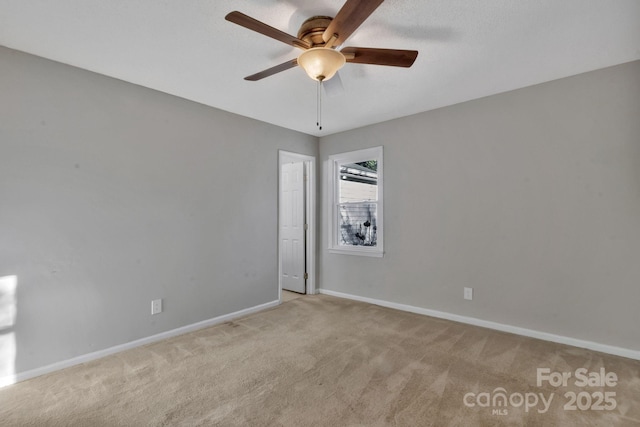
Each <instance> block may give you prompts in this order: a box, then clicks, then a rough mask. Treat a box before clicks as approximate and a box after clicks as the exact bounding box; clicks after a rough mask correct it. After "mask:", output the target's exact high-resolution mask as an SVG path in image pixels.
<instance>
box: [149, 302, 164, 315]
mask: <svg viewBox="0 0 640 427" xmlns="http://www.w3.org/2000/svg"><path fill="white" fill-rule="evenodd" d="M161 311H162V299H154V300H153V301H151V314H158V313H160V312H161Z"/></svg>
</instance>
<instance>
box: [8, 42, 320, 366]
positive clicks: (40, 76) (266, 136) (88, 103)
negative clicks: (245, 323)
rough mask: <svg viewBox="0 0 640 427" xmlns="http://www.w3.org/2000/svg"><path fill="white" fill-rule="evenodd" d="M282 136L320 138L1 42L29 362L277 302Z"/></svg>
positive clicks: (286, 139) (21, 332) (24, 353)
mask: <svg viewBox="0 0 640 427" xmlns="http://www.w3.org/2000/svg"><path fill="white" fill-rule="evenodd" d="M278 149H285V150H289V151H294V152H300V153H303V154H311V155H317V138H315V137H312V136H308V135H303V134H300V133H296V132H292V131H288V130H285V129H282V128H278V127H275V126H272V125H268V124H265V123H262V122H258V121H255V120H251V119H247V118H243V117H240V116H237V115H233V114H229V113H225V112H222V111H219V110H216V109H213V108H209V107H205V106H203V105H199V104H196V103H193V102H189V101H186V100H183V99H180V98H176V97H172V96H169V95H166V94H163V93H159V92H155V91H152V90H149V89H145V88H142V87H139V86H135V85H131V84H128V83H124V82H122V81H119V80H115V79H110V78H107V77H104V76H100V75H97V74H94V73H90V72H87V71H83V70H79V69H76V68H73V67H69V66H66V65H62V64H59V63H55V62H51V61H48V60H45V59H41V58H37V57H34V56H30V55H26V54H23V53H18V52H15V51H12V50H9V49H6V48H2V47H0V277H3V276H8V275H17V277H18V285H17V319H16V322H15V324H14V325H13V327H12V328H10V329H8V330H4V331H0V333H2V334H9V333H13V334H14V335H15V339H16V345H17V354H16V360H15V371H16V372H23V371H26V370H29V369H33V368H36V367H40V366H43V365H47V364H50V363H53V362H56V361H60V360H65V359H69V358H71V357H74V356H78V355H82V354H86V353H89V352H92V351H96V350H100V349H104V348H108V347H110V346H114V345H117V344H122V343H126V342H129V341H132V340H135V339H138V338H142V337H147V336H150V335H153V334H156V333H159V332H162V331H167V330H171V329H174V328H177V327H180V326H183V325H188V324H192V323H194V322H198V321H202V320H206V319H210V318H213V317H216V316H220V315H223V314H227V313H230V312H234V311H237V310H241V309H244V308H248V307H252V306H256V305H258V304H262V303H266V302H270V301H274V300H276V299H277V298H278V281H277V250H276V246H277V183H278V180H277V177H278V173H277V164H278ZM155 298H164V304H165V307H164V308H165V311H164V312H163V313H161V314H160V315H156V316H151V315H150V305H151V304H150V302H151V300H152V299H155Z"/></svg>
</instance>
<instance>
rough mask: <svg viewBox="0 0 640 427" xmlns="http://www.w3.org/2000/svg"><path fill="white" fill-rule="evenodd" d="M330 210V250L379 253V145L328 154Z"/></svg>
mask: <svg viewBox="0 0 640 427" xmlns="http://www.w3.org/2000/svg"><path fill="white" fill-rule="evenodd" d="M329 209H330V211H329V233H330V235H329V252H334V253H343V254H351V255H364V256H375V257H381V256H382V254H383V253H384V252H383V245H382V244H383V238H382V237H383V236H382V235H383V227H382V147H375V148H369V149H366V150H358V151H352V152H349V153H342V154H335V155H333V156H329Z"/></svg>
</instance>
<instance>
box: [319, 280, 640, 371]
mask: <svg viewBox="0 0 640 427" xmlns="http://www.w3.org/2000/svg"><path fill="white" fill-rule="evenodd" d="M319 291H320V293H321V294H325V295H330V296H334V297H338V298H346V299H351V300H355V301H362V302H367V303H369V304H374V305H379V306H382V307H389V308H395V309H396V310H401V311H408V312H411V313H417V314H424V315H426V316H431V317H437V318H440V319H446V320H453V321H454V322H460V323H466V324H469V325H475V326H481V327H483V328H489V329H495V330H497V331H502V332H509V333H511V334H516V335H522V336H525V337H531V338H537V339H540V340H545V341H551V342H555V343H559V344H566V345H571V346H574V347H581V348H587V349H589V350H595V351H600V352H602V353H607V354H613V355H616V356H622V357H627V358H629V359H635V360H640V351H638V350H631V349H628V348H622V347H615V346H611V345H606V344H599V343H596V342H592V341H585V340H581V339H577V338H571V337H565V336H562V335H555V334H550V333H547V332H541V331H536V330H533V329H526V328H521V327H518V326H511V325H505V324H503V323H497V322H491V321H488V320H482V319H477V318H475V317H467V316H460V315H458V314H452V313H446V312H443V311H437V310H430V309H428V308H422V307H415V306H412V305H406V304H399V303H395V302H390V301H384V300H379V299H374V298H367V297H361V296H358V295H351V294H345V293H342V292H336V291H331V290H329V289H319Z"/></svg>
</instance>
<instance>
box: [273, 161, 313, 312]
mask: <svg viewBox="0 0 640 427" xmlns="http://www.w3.org/2000/svg"><path fill="white" fill-rule="evenodd" d="M315 176H316V159H315V157H313V156H307V155H304V154H298V153H291V152H287V151H282V150H280V151H279V153H278V298H279V300H280V301H281V302H282V290H283V289H284V290H289V291H293V292H297V293H300V294H315V293H316V283H315V259H316V249H315V246H316V235H315V234H316V233H315V230H316V225H315V224H316V179H315Z"/></svg>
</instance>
